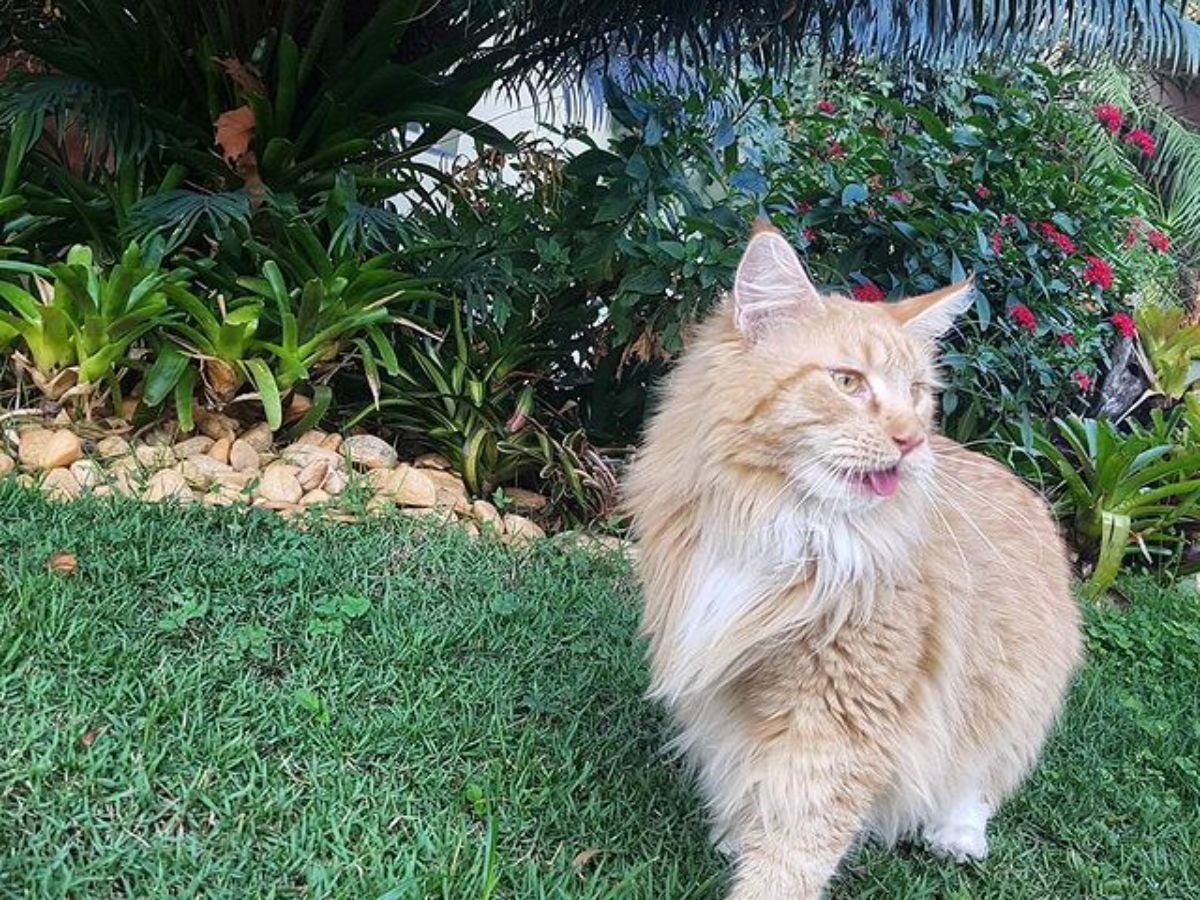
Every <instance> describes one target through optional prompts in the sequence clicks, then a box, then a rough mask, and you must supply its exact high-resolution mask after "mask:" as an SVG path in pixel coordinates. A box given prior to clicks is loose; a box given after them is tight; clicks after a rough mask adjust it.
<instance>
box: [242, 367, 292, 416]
mask: <svg viewBox="0 0 1200 900" xmlns="http://www.w3.org/2000/svg"><path fill="white" fill-rule="evenodd" d="M242 365H243V366H244V367H245V370H246V373H247V374H248V375H249V377H250V380H251V381H253V382H254V386H255V388H257V390H258V396H259V399H260V400H261V402H262V406H263V412H264V413H265V414H266V417H267V427H268V428H270V429H271V430H272V431H278V430H279V426H280V425H282V424H283V404H282V403H281V401H280V397H279V385H278V384H277V383H276V381H275V376H274V375H273V374H272V373H271V370H270V369H269V368H268V367H267V364H266V363H265V362H263V360H261V359H258V358H257V357H252V358H250V359H244V360H242Z"/></svg>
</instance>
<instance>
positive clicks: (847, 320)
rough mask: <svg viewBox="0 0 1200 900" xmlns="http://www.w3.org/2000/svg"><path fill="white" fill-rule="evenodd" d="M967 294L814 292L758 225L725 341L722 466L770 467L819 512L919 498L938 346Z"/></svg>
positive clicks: (792, 257)
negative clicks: (726, 450) (727, 393)
mask: <svg viewBox="0 0 1200 900" xmlns="http://www.w3.org/2000/svg"><path fill="white" fill-rule="evenodd" d="M972 292H973V287H972V284H971V282H970V281H966V282H962V283H960V284H956V285H953V286H951V287H947V288H944V289H942V290H939V291H935V292H934V293H931V294H927V295H924V296H920V297H912V298H909V299H906V300H901V301H899V302H894V303H862V302H857V301H854V300H851V299H849V298H847V297H844V296H838V295H833V296H828V295H826V296H823V295H821V294H820V293H819V292H818V291H817V290H816V288H815V287H814V286H813V282H812V280H811V279H810V278H809V276H808V273H807V272H806V271H805V270H804V266H803V265H802V264H801V262H800V260H799V258H798V257H797V256H796V254H795V252H794V251H793V249H792V247H791V245H790V244H789V243H788V242H787V240H786V239H784V237H783V236H782V235H781V234H780V233H779V232H778V231H775V230H774V229H772V228H770V227H769V226H767V227H764V226H759V227H758V228H756V230H755V233H754V234H753V236H752V237H751V239H750V243H749V246H748V247H747V249H746V252H745V255H744V256H743V257H742V261H741V263H740V265H739V266H738V270H737V276H736V279H735V283H734V289H733V296H732V310H731V311H727V315H729V314H730V312H731V315H732V323H731V325H732V328H733V333H732V334H730V332H728V331H727V332H726V340H725V341H724V342H723V345H724V347H725V348H726V350H727V352H729V353H732V354H733V355H734V356H735V357H736V359H735V360H728V359H727V360H726V362H732V363H733V365H734V366H735V369H734V370H736V371H737V372H738V376H737V380H738V382H739V385H740V388H739V390H740V391H741V397H740V399H739V401H738V402H739V405H740V406H741V409H740V410H738V411H737V412H736V414H735V415H736V417H737V419H738V420H739V423H740V428H739V432H740V434H741V435H742V438H743V439H740V440H738V441H737V442H736V445H737V446H736V447H735V448H733V449H732V454H731V456H732V460H731V461H732V462H734V463H735V464H742V465H748V466H750V467H753V468H757V469H761V468H764V467H765V468H774V469H776V470H777V471H778V472H779V473H780V474H782V475H783V476H784V477H785V478H786V479H788V480H789V482H790V484H791V485H792V486H793V487H794V488H795V489H797V490H798V491H800V492H801V494H802V496H803V497H804V498H805V500H806V502H811V503H812V504H813V505H814V506H816V505H820V506H822V507H823V508H824V509H827V510H828V511H834V510H843V511H850V510H854V509H863V508H870V507H874V506H878V505H879V504H881V503H887V502H888V501H889V500H890V499H891V498H892V497H893V496H894V495H896V494H898V493H904V494H907V493H909V492H912V491H919V490H920V489H921V485H922V482H923V480H924V479H926V478H927V477H928V475H929V473H930V472H931V471H932V469H933V464H934V456H933V452H934V451H933V449H932V448H931V445H930V440H929V437H930V434H931V432H932V428H933V421H934V403H935V396H934V390H935V387H936V379H937V373H936V368H935V361H936V360H935V355H936V341H937V339H938V338H939V337H940V336H941V335H942V334H943V333H944V332H945V331H947V330H948V329H949V328H950V327H951V326H952V325H953V323H954V319H955V317H956V316H957V315H958V314H959V313H961V312H962V311H963V310H965V309H966V308H967V307H968V306H969V305H970V303H971V302H972ZM731 371H733V370H731Z"/></svg>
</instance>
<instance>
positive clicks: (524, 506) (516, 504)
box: [504, 487, 550, 512]
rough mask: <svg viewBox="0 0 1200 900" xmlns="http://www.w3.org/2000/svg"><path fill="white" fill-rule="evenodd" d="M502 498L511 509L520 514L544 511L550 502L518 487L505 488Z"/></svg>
mask: <svg viewBox="0 0 1200 900" xmlns="http://www.w3.org/2000/svg"><path fill="white" fill-rule="evenodd" d="M504 496H505V498H507V500H508V502H509V504H510V505H511V506H512V508H513V509H517V510H520V511H522V512H538V511H539V510H542V509H545V508H546V505H547V504H548V503H549V502H550V501H549V500H547V499H546V498H545V497H543V496H542V495H541V494H538V493H536V492H534V491H527V490H525V489H524V488H518V487H514V488H505V489H504Z"/></svg>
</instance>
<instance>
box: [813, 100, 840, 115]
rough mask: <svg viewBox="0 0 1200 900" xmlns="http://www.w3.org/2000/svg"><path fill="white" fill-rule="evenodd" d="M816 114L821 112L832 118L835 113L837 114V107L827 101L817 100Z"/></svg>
mask: <svg viewBox="0 0 1200 900" xmlns="http://www.w3.org/2000/svg"><path fill="white" fill-rule="evenodd" d="M817 112H822V113H825V115H827V116H832V115H833V114H834V113H835V112H837V107H836V106H834V105H833V103H832V102H831V101H829V100H818V101H817Z"/></svg>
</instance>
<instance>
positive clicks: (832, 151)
mask: <svg viewBox="0 0 1200 900" xmlns="http://www.w3.org/2000/svg"><path fill="white" fill-rule="evenodd" d="M827 149H828V150H829V155H830V156H832V157H833V158H834V159H841V158H842V157H843V156H845V155H846V151H845V149H843V147H842V145H841V144H839V143H838V142H837V141H835V140H832V139H831V140H830V141H829V146H828V148H827Z"/></svg>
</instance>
